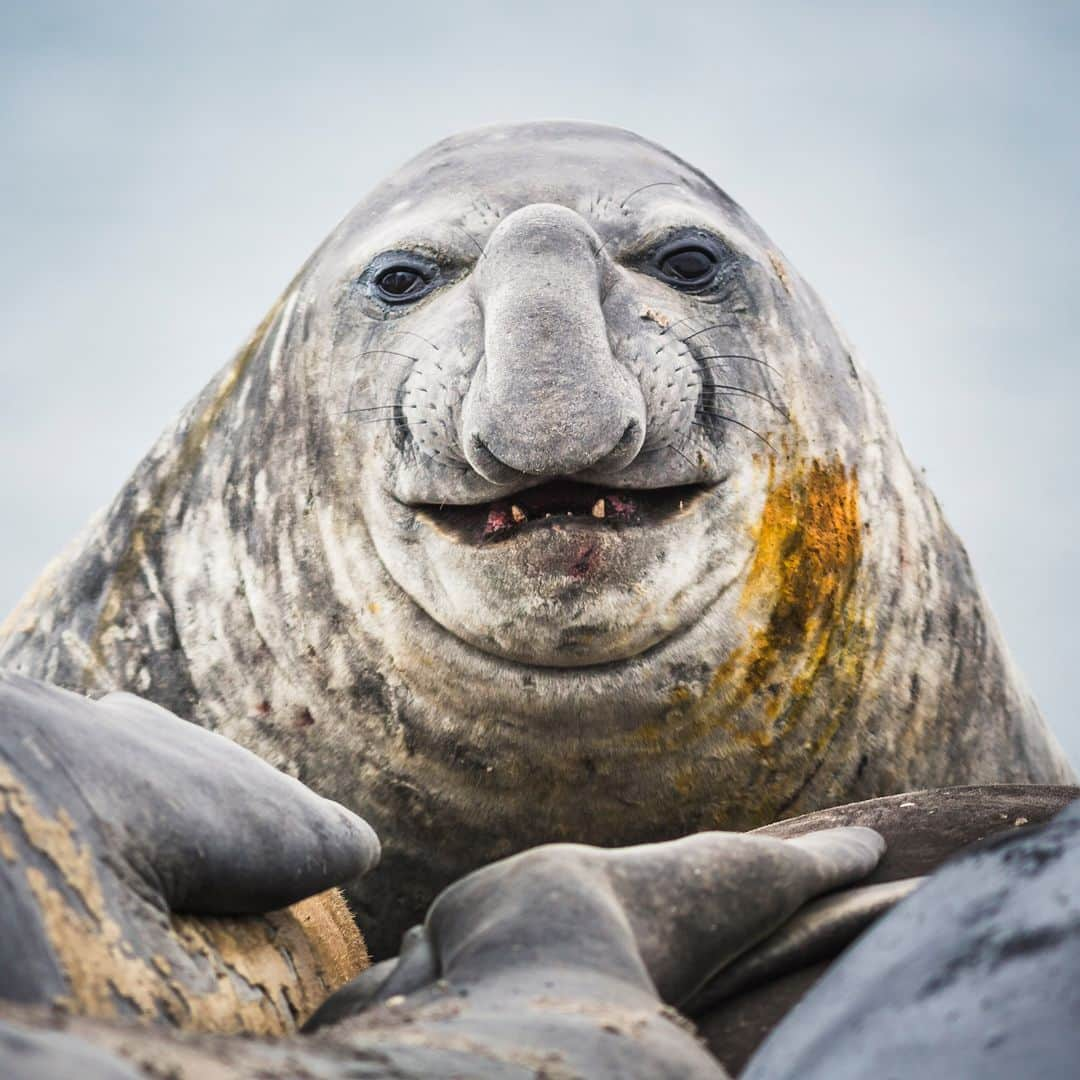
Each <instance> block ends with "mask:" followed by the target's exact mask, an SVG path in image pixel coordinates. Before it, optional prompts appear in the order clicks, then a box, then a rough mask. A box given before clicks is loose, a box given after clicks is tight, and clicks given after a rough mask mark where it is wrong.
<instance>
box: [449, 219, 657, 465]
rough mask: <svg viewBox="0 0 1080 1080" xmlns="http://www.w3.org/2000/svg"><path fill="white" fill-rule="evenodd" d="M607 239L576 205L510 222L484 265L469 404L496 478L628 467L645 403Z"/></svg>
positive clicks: (478, 445) (475, 441) (468, 414)
mask: <svg viewBox="0 0 1080 1080" xmlns="http://www.w3.org/2000/svg"><path fill="white" fill-rule="evenodd" d="M600 246H601V245H600V240H599V238H598V237H597V235H596V233H595V232H594V231H593V230H592V228H590V226H589V224H588V222H586V221H585V220H584V218H582V217H581V216H580V215H579V214H576V213H574V211H573V210H570V209H568V208H566V207H564V206H556V205H549V204H543V203H541V204H536V205H532V206H526V207H523V208H522V209H520V210H517V211H515V212H514V213H513V214H510V215H509V216H508V217H507V218H505V219H504V220H503V221H502V222H501V223H500V224H499V226H498V228H496V230H495V231H494V232H493V233H492V235H491V237H490V239H489V240H488V243H487V246H486V248H485V249H484V257H483V258H482V259H481V260H480V263H479V266H478V268H477V271H476V287H477V291H478V296H479V301H480V305H481V309H482V311H483V314H484V357H483V360H482V361H481V363H480V365H479V366H478V368H477V370H476V373H475V375H474V376H473V381H472V385H471V386H470V388H469V392H468V394H467V395H466V398H465V402H464V407H463V410H462V442H463V449H464V452H465V456H466V457H467V458H468V460H469V463H470V464H471V465H472V467H473V468H474V469H475V470H476V471H477V472H478V473H480V475H481V476H484V477H486V478H487V479H488V480H491V481H493V482H495V483H505V482H507V481H509V480H511V479H513V478H514V477H515V476H518V475H520V474H527V475H531V476H558V475H568V474H572V473H577V472H582V471H584V470H586V469H598V470H602V471H609V472H614V471H615V470H617V469H620V468H623V467H624V466H626V465H628V464H629V463H630V462H631V461H632V460H633V459H634V457H635V456H636V455H637V453H638V451H639V450H640V449H641V444H642V442H643V441H644V438H645V406H644V402H643V400H642V397H641V392H640V390H639V388H638V386H637V384H636V382H635V381H634V380H633V378H632V377H631V376H630V374H629V372H628V371H626V369H625V368H624V367H623V366H622V365H621V364H619V363H617V362H616V360H615V358H614V356H613V355H612V353H611V346H610V344H609V342H608V336H607V326H606V323H605V321H604V313H603V310H602V308H601V301H600V286H601V274H602V270H603V264H602V262H601V258H602V257H598V256H597V251H598V250H599V249H600Z"/></svg>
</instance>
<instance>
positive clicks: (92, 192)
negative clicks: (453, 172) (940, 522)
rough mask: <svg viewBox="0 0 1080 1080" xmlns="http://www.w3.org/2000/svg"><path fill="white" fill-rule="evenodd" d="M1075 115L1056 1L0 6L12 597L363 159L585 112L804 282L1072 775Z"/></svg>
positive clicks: (5, 552)
mask: <svg viewBox="0 0 1080 1080" xmlns="http://www.w3.org/2000/svg"><path fill="white" fill-rule="evenodd" d="M522 7H523V8H524V5H523V6H522ZM1078 111H1080V6H1078V5H1077V4H1075V3H1059V4H1038V3H1020V2H1016V3H1012V4H1000V3H988V2H985V0H984V2H970V3H933V4H923V3H909V4H904V5H887V4H871V3H865V4H838V3H828V2H823V3H801V4H788V3H754V4H751V3H747V2H745V0H744V2H743V3H741V4H731V3H708V4H700V5H698V4H689V3H684V4H672V3H666V2H660V3H657V4H655V5H651V4H648V3H643V2H640V0H638V2H625V3H618V4H616V3H586V2H578V3H572V4H564V3H557V2H545V3H543V4H538V5H530V6H529V8H528V10H522V11H521V12H518V11H517V10H516V6H515V5H513V4H510V3H506V2H505V0H504V2H502V3H467V2H465V3H457V4H452V5H451V4H432V3H427V2H423V0H415V2H413V3H402V2H400V0H398V2H395V3H389V2H388V3H385V4H382V5H375V4H367V3H357V2H355V0H354V2H352V3H334V2H320V0H309V2H304V3H296V2H293V3H285V2H277V3H274V2H265V3H241V2H237V0H230V2H228V3H220V2H219V3H212V4H211V3H196V2H184V3H178V4H165V3H156V2H152V0H141V2H138V3H129V2H119V0H112V2H110V3H107V4H102V3H99V4H89V3H85V2H72V3H61V2H55V0H37V2H35V3H24V4H18V5H17V4H15V3H8V4H5V5H4V9H3V11H2V13H0V138H2V143H0V146H2V147H3V163H4V165H3V169H2V170H0V185H2V192H3V198H2V199H0V220H2V222H3V229H2V234H0V235H2V236H3V244H2V247H0V287H2V289H3V295H4V297H5V304H4V319H3V325H2V328H0V366H2V367H0V370H2V374H3V386H4V392H3V394H2V396H0V498H2V502H0V505H2V506H3V519H2V520H3V526H4V527H3V531H2V533H0V555H2V558H0V609H3V610H5V611H6V610H7V609H8V608H10V606H11V605H12V604H13V603H14V601H15V600H16V598H17V597H18V596H19V594H20V593H21V592H22V591H23V590H24V589H25V588H26V587H27V586H28V585H29V584H30V582H31V581H32V580H33V578H34V577H35V576H36V574H37V572H38V570H39V569H40V568H41V567H42V565H43V564H44V563H45V561H46V560H47V559H48V558H49V557H50V556H51V555H53V554H54V553H55V552H56V551H57V550H58V549H59V548H60V547H62V546H63V544H64V543H65V542H66V541H67V540H68V539H69V538H70V537H71V536H72V535H73V534H74V533H75V532H76V530H77V529H78V528H79V527H80V526H81V525H82V523H83V522H84V521H85V520H86V518H87V517H88V516H89V515H90V513H91V512H92V511H93V510H94V509H96V508H97V507H98V506H100V505H102V504H104V503H105V502H106V501H108V500H109V499H110V498H111V496H112V495H113V494H114V492H115V491H116V490H117V489H118V488H119V487H120V485H121V484H122V483H123V482H124V480H125V478H126V477H127V475H128V473H129V472H130V471H131V469H132V467H133V466H134V465H135V463H136V462H137V461H138V459H139V458H140V457H141V456H142V454H143V452H144V451H145V450H146V448H147V447H148V446H149V444H150V443H151V441H152V440H153V439H154V438H155V436H156V435H157V434H158V432H159V431H160V430H161V429H162V428H163V427H164V426H165V425H166V423H167V422H168V421H169V419H170V417H171V416H172V415H173V414H174V413H175V412H177V411H178V409H179V407H180V406H181V405H182V404H183V403H184V402H185V401H186V400H187V399H188V398H189V397H191V396H192V395H193V394H194V393H195V392H196V391H197V390H198V389H199V388H200V387H201V386H202V385H203V384H204V383H205V382H206V381H207V379H208V378H209V376H210V375H211V374H212V372H213V371H215V370H216V369H217V368H218V367H219V366H220V365H221V364H222V363H224V361H225V360H226V359H227V358H228V356H229V354H230V353H231V351H232V350H233V348H234V347H235V346H236V345H237V344H238V343H239V342H240V341H241V340H242V339H243V337H244V336H245V334H246V333H247V331H248V330H249V329H250V328H251V327H252V326H253V325H254V324H255V323H257V322H258V321H259V319H260V318H261V316H262V314H263V313H264V311H265V309H266V308H267V307H268V305H269V304H270V302H271V301H272V300H273V298H274V297H275V296H276V295H277V293H278V291H279V290H280V288H281V287H282V286H283V285H284V284H285V283H286V282H287V281H288V280H289V279H290V277H291V276H292V274H293V272H294V271H295V270H296V269H297V267H298V266H299V265H300V263H301V261H302V260H303V259H304V258H305V257H306V255H307V254H308V253H309V252H310V250H311V249H312V248H313V247H314V246H315V245H316V243H318V241H319V240H321V238H322V237H323V236H324V235H325V234H326V233H327V232H328V231H329V230H330V228H332V226H333V225H334V224H335V222H336V221H337V220H338V218H339V217H341V216H342V215H343V214H344V213H345V211H346V210H348V209H349V207H350V206H351V205H352V204H353V203H354V202H355V201H356V200H357V199H358V198H359V197H360V196H361V195H362V194H363V193H364V191H365V190H367V189H368V188H369V187H370V186H371V185H373V184H374V183H375V182H376V181H377V180H378V179H379V178H380V177H381V176H382V175H384V174H385V173H387V172H388V171H390V170H391V169H393V168H394V167H395V166H396V165H397V164H399V163H400V162H401V161H402V160H403V159H404V158H406V157H408V156H410V155H411V154H413V153H414V152H416V151H417V150H419V149H421V148H422V147H423V146H425V145H426V144H428V143H430V142H432V141H434V140H435V139H437V138H440V137H441V136H443V135H445V134H448V133H450V132H452V131H455V130H460V129H462V128H468V127H473V126H476V125H479V124H485V123H492V122H497V121H505V120H522V119H538V118H551V117H568V118H573V119H587V120H595V121H600V122H606V123H613V124H618V125H621V126H624V127H628V128H631V129H633V130H635V131H638V132H640V133H641V134H643V135H646V136H648V137H650V138H653V139H655V140H657V141H659V142H661V143H663V144H665V145H667V146H669V147H670V148H671V149H672V150H674V151H675V152H676V153H678V154H681V155H682V156H685V157H687V158H689V159H690V160H691V161H692V162H694V164H696V165H698V166H700V167H701V168H703V169H704V170H705V171H706V172H708V173H709V174H710V175H712V176H713V178H714V179H715V180H716V181H717V182H718V183H720V184H721V186H723V187H724V188H726V189H727V190H728V191H729V192H730V193H731V194H732V195H733V196H734V197H735V198H736V199H738V200H739V201H740V202H742V203H743V205H745V206H746V207H747V208H748V209H749V210H750V212H751V213H752V214H754V215H755V217H757V219H758V220H759V221H760V222H761V223H762V224H763V225H764V227H765V228H766V229H767V230H768V232H769V233H770V234H771V235H772V236H773V238H774V239H775V240H776V241H777V243H778V244H779V246H780V247H781V248H782V249H783V250H784V251H786V253H787V254H788V256H789V257H790V258H791V259H792V261H793V262H794V263H795V264H796V265H797V266H798V267H799V269H800V270H801V271H802V272H803V274H804V275H805V276H806V277H807V278H808V279H809V280H810V281H811V282H812V283H813V284H814V285H815V287H816V288H817V289H818V290H819V292H821V294H822V295H823V296H824V297H825V299H826V302H827V303H828V304H829V305H830V307H831V308H832V309H833V310H834V311H835V313H836V314H837V316H838V317H839V320H840V321H841V322H842V323H843V324H844V326H845V327H846V328H847V330H848V331H849V333H850V334H851V336H852V338H853V339H854V340H855V342H856V344H857V345H858V346H859V350H860V352H861V355H862V357H863V360H864V362H865V363H866V364H867V366H868V367H869V368H870V370H871V371H872V372H873V373H874V374H875V376H876V377H877V379H878V381H879V383H880V384H881V386H882V389H883V391H884V394H885V398H886V401H887V403H888V405H889V407H890V410H891V413H892V416H893V419H894V421H895V422H896V424H897V426H898V428H899V430H900V432H901V435H902V437H903V438H904V441H905V445H906V446H907V449H908V452H909V454H910V456H911V457H912V459H913V460H914V461H915V462H916V463H918V464H920V465H922V466H924V467H925V468H926V470H927V473H928V475H929V478H930V481H931V484H932V486H933V488H934V490H935V491H936V492H937V494H938V496H939V498H940V499H941V502H942V504H943V506H944V508H945V511H946V513H947V515H948V517H949V518H950V520H951V521H952V523H953V525H954V526H955V527H956V529H957V531H958V532H959V533H960V535H961V536H962V537H963V538H964V540H965V541H966V543H967V545H968V548H969V550H970V552H971V555H972V559H973V561H974V563H975V567H976V570H977V572H978V573H979V576H980V578H981V580H982V582H983V585H984V587H985V588H986V591H987V592H988V594H989V596H990V600H991V603H992V605H993V607H994V609H995V611H996V612H997V614H998V617H999V620H1000V622H1001V624H1002V626H1003V628H1004V631H1005V635H1006V637H1007V638H1008V640H1009V642H1010V644H1011V646H1012V649H1013V652H1014V655H1015V656H1016V658H1017V660H1018V661H1019V664H1020V666H1021V668H1022V669H1023V670H1024V671H1025V672H1026V674H1027V676H1028V679H1029V682H1030V683H1031V685H1032V687H1033V689H1034V690H1035V693H1036V696H1037V697H1038V699H1039V700H1040V702H1041V703H1042V706H1043V709H1044V711H1045V713H1046V715H1047V717H1048V718H1049V720H1050V722H1051V724H1052V726H1053V727H1054V728H1055V730H1056V731H1057V732H1058V735H1059V737H1060V738H1061V739H1062V741H1063V743H1064V744H1065V745H1066V748H1067V749H1068V751H1069V753H1070V755H1071V757H1072V759H1073V761H1074V762H1077V763H1080V714H1078V712H1077V709H1076V707H1075V704H1074V700H1075V696H1076V693H1075V691H1076V688H1077V686H1078V685H1080V649H1078V647H1077V640H1078V636H1077V633H1076V631H1075V623H1076V620H1077V606H1078V602H1080V585H1078V577H1080V575H1078V574H1077V570H1076V563H1077V555H1078V551H1077V548H1078V544H1077V540H1076V536H1077V530H1078V528H1080V497H1078V495H1077V489H1076V481H1075V473H1076V468H1075V466H1076V463H1077V461H1078V454H1077V452H1076V447H1075V441H1074V440H1075V438H1076V431H1075V423H1074V414H1075V409H1076V401H1077V399H1078V398H1080V369H1078V365H1077V343H1078V337H1080V331H1078V329H1077V327H1078V325H1080V316H1078V311H1080V258H1078V255H1077V248H1078V236H1077V232H1078V230H1077V226H1076V221H1077V208H1078V181H1080V123H1078V120H1077V115H1078ZM973 722H977V720H976V718H973Z"/></svg>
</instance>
